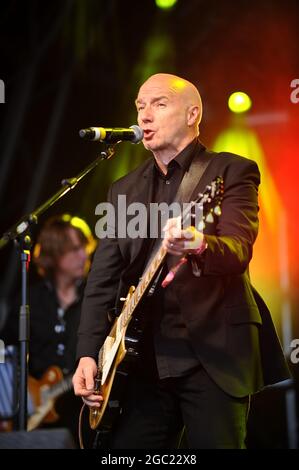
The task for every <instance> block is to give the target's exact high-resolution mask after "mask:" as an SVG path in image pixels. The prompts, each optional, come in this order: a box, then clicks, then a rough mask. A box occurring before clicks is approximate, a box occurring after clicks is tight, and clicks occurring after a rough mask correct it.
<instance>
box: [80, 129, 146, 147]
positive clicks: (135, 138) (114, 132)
mask: <svg viewBox="0 0 299 470" xmlns="http://www.w3.org/2000/svg"><path fill="white" fill-rule="evenodd" d="M79 136H80V137H81V138H82V139H86V140H100V141H101V142H107V143H108V144H114V143H116V142H121V141H122V140H129V141H130V142H132V143H133V144H138V143H139V142H140V141H141V140H142V139H143V130H142V129H141V127H139V126H131V127H129V129H126V128H123V127H112V128H106V127H88V128H87V129H81V130H80V131H79Z"/></svg>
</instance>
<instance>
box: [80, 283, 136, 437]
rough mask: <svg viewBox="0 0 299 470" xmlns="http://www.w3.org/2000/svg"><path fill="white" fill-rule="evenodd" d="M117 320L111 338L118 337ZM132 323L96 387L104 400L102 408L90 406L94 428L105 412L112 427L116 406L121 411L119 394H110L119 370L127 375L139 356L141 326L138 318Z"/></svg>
mask: <svg viewBox="0 0 299 470" xmlns="http://www.w3.org/2000/svg"><path fill="white" fill-rule="evenodd" d="M134 290H135V287H134V286H131V287H130V289H129V294H128V297H127V299H129V297H130V295H131V294H132V293H133V292H134ZM117 321H118V320H117V318H116V320H115V321H114V324H113V326H112V328H111V330H110V333H109V336H110V337H111V338H117ZM132 324H133V326H132V328H131V329H130V335H126V332H127V328H128V325H127V326H126V327H125V328H124V330H123V331H122V335H121V341H120V344H119V346H118V349H117V352H116V354H115V357H114V359H113V362H112V365H111V367H110V370H109V372H108V375H107V377H106V379H105V381H104V383H102V384H101V385H99V386H97V387H96V392H97V393H98V394H100V395H102V397H103V401H102V403H101V406H100V408H95V407H90V412H89V424H90V427H91V429H93V430H96V429H98V427H99V425H100V423H101V422H102V419H103V417H104V414H106V415H105V421H106V422H107V424H106V425H105V426H109V427H110V426H111V425H112V424H113V421H114V419H115V416H116V415H117V412H116V410H115V408H118V411H120V403H119V398H120V397H119V396H117V395H118V394H116V398H117V399H116V400H115V399H114V398H115V397H112V398H113V399H112V400H110V396H111V390H112V386H113V384H114V380H115V377H116V373H117V372H118V371H119V373H120V374H122V376H123V377H124V376H126V375H127V374H128V373H129V370H130V368H131V367H132V364H134V363H135V361H136V359H137V358H138V357H139V349H138V346H139V342H140V335H141V333H142V332H141V330H140V328H139V322H138V319H135V318H134V321H132ZM120 366H121V367H120ZM99 380H100V379H99ZM119 382H120V380H119ZM116 404H117V405H116ZM109 409H112V412H111V413H110V417H109ZM112 415H113V416H112ZM109 423H110V424H109Z"/></svg>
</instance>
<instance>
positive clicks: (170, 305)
mask: <svg viewBox="0 0 299 470" xmlns="http://www.w3.org/2000/svg"><path fill="white" fill-rule="evenodd" d="M197 142H198V141H197V139H195V140H193V141H192V142H191V143H190V144H189V145H188V146H187V147H186V148H185V149H184V150H183V151H182V152H180V153H179V154H178V155H177V156H176V157H175V158H174V159H173V160H171V162H170V163H169V165H168V168H167V174H166V175H164V174H163V173H162V172H161V170H160V169H159V167H158V165H157V164H155V165H154V170H153V171H154V177H153V192H152V194H153V197H152V202H156V203H160V202H166V203H167V204H171V203H172V202H173V201H174V199H175V196H176V194H177V192H178V189H179V186H180V183H181V181H182V179H183V176H184V173H185V171H187V170H188V168H189V166H190V163H191V160H192V158H193V157H194V154H195V151H196V148H197ZM155 223H157V221H155V220H150V224H155ZM160 229H161V227H160V225H159V227H158V233H161V232H160ZM147 243H148V251H149V258H150V256H151V254H152V252H153V251H155V250H156V248H157V247H158V245H159V244H160V243H161V239H160V238H158V239H156V240H150V239H148V242H147ZM178 259H179V258H178ZM166 274H167V266H166V265H165V266H164V268H163V271H162V273H161V275H160V278H159V282H158V284H157V287H156V289H155V291H154V294H153V295H152V296H150V297H149V298H148V299H147V302H146V315H147V317H148V318H147V320H148V325H147V326H146V332H145V338H144V348H143V358H142V359H143V361H142V363H144V361H146V363H147V365H148V370H150V371H151V372H153V370H152V368H151V367H150V363H151V362H153V361H154V363H155V364H156V367H157V373H158V376H159V378H160V379H164V378H168V377H179V376H183V375H185V374H187V373H188V372H190V371H191V370H192V369H194V368H195V367H197V366H198V365H199V361H198V359H197V357H196V355H195V353H194V351H193V349H192V346H191V342H190V340H189V336H188V331H187V328H186V325H185V323H184V320H183V317H182V314H181V310H180V305H179V302H178V299H177V296H176V290H175V285H174V283H170V284H169V285H168V286H167V287H166V288H165V289H163V288H162V287H161V281H162V280H163V279H164V277H165V276H166ZM154 372H155V371H154Z"/></svg>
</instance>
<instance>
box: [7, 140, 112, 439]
mask: <svg viewBox="0 0 299 470" xmlns="http://www.w3.org/2000/svg"><path fill="white" fill-rule="evenodd" d="M114 154H115V145H108V146H106V149H105V150H104V151H103V152H101V154H100V155H99V156H98V158H96V160H94V161H93V162H92V163H90V164H89V165H88V166H87V167H86V168H85V169H84V170H82V171H81V172H80V173H79V174H78V176H75V177H73V178H67V179H63V180H62V182H61V184H62V188H61V189H59V190H58V191H57V192H56V193H55V194H54V195H53V196H52V197H50V198H49V199H48V200H47V201H46V202H44V204H42V205H41V206H39V207H38V208H37V209H36V210H34V211H33V212H30V213H29V214H27V215H25V216H24V217H22V219H20V220H19V222H17V223H16V224H15V225H13V226H12V227H11V228H10V229H8V230H7V231H6V232H5V233H4V234H3V236H2V238H1V239H0V249H1V248H3V247H4V246H5V245H6V244H7V243H8V242H9V241H10V240H13V241H14V242H15V243H16V244H17V245H18V246H19V249H20V261H21V272H22V277H21V290H22V298H21V305H20V310H19V344H20V351H19V354H20V358H19V364H20V382H19V408H18V428H19V430H20V431H26V430H27V382H28V361H27V359H28V352H29V326H30V308H29V303H28V271H29V266H30V259H31V252H30V250H31V246H32V241H31V236H30V227H31V225H32V224H37V223H38V218H39V216H40V215H42V214H43V213H44V212H46V211H47V210H48V209H49V208H50V207H51V206H53V205H54V204H55V203H56V202H57V201H59V199H61V198H62V197H63V196H65V195H66V194H67V193H68V192H69V191H71V190H72V189H74V188H75V186H76V185H77V184H78V183H79V181H81V179H83V178H84V177H85V176H86V175H87V174H88V173H89V172H90V171H91V170H93V169H94V168H95V167H96V166H97V165H98V164H99V163H100V162H101V161H103V160H109V159H110V158H111V157H113V155H114Z"/></svg>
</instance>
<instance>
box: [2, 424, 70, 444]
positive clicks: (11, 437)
mask: <svg viewBox="0 0 299 470" xmlns="http://www.w3.org/2000/svg"><path fill="white" fill-rule="evenodd" d="M0 449H76V446H75V443H74V441H73V438H72V435H71V433H70V432H69V430H68V429H64V428H60V429H58V428H55V429H39V430H36V431H30V432H27V431H13V432H3V433H0Z"/></svg>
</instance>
